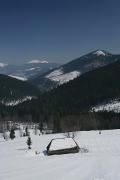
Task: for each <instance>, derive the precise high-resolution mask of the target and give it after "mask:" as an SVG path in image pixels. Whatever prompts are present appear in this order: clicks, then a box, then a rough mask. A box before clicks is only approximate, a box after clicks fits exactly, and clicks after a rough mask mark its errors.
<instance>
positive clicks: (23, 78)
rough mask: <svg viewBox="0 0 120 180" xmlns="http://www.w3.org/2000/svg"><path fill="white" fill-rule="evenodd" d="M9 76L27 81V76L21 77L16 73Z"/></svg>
mask: <svg viewBox="0 0 120 180" xmlns="http://www.w3.org/2000/svg"><path fill="white" fill-rule="evenodd" d="M9 76H10V77H12V78H15V79H18V80H21V81H27V79H26V78H25V77H20V76H15V75H9Z"/></svg>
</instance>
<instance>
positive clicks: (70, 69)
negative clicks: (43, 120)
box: [32, 50, 120, 91]
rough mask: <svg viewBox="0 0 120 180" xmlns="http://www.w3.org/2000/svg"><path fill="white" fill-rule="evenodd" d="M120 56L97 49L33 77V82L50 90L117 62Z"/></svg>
mask: <svg viewBox="0 0 120 180" xmlns="http://www.w3.org/2000/svg"><path fill="white" fill-rule="evenodd" d="M119 58H120V55H112V54H110V53H108V52H106V51H104V50H96V51H93V52H91V53H89V54H87V55H84V56H82V57H80V58H77V59H75V60H73V61H70V62H69V63H67V64H64V65H62V66H60V67H59V68H56V69H55V70H52V71H50V72H48V73H45V74H44V75H42V76H39V77H37V78H35V79H33V81H32V83H33V84H35V85H37V86H38V87H39V88H40V89H41V90H43V91H44V90H50V89H52V88H54V87H57V86H59V85H61V84H64V83H67V82H69V81H70V80H73V79H75V78H76V77H78V76H80V75H81V74H83V73H86V72H88V71H92V70H94V69H96V68H99V67H102V66H105V65H108V64H110V63H112V62H115V61H117V60H118V59H119Z"/></svg>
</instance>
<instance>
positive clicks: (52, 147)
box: [47, 138, 79, 154]
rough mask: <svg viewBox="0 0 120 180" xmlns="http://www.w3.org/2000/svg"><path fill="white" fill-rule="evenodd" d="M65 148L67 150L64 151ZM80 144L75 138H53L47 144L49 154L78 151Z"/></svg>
mask: <svg viewBox="0 0 120 180" xmlns="http://www.w3.org/2000/svg"><path fill="white" fill-rule="evenodd" d="M64 150H65V151H64ZM78 151H79V146H78V145H77V143H76V142H75V141H74V139H73V138H56V139H52V140H51V142H50V143H49V145H48V146H47V152H48V154H64V153H70V152H78Z"/></svg>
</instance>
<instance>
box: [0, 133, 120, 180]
mask: <svg viewBox="0 0 120 180" xmlns="http://www.w3.org/2000/svg"><path fill="white" fill-rule="evenodd" d="M16 136H17V137H16V138H15V139H14V140H8V141H5V140H4V139H3V137H2V135H1V137H0V180H40V179H41V180H48V179H49V180H73V179H74V180H120V170H119V167H120V130H108V131H102V133H101V134H99V132H98V131H88V132H87V131H82V132H78V133H77V134H76V136H75V140H76V142H77V143H78V145H79V147H80V148H81V150H80V152H79V153H76V154H64V155H52V156H47V155H46V147H47V145H48V144H49V142H50V141H51V139H53V138H61V137H64V134H49V135H40V136H39V135H34V134H33V133H32V132H31V140H32V146H31V147H32V148H31V149H30V150H28V147H27V144H26V141H27V137H19V133H17V132H16ZM83 149H87V150H88V152H84V151H82V150H83ZM36 152H37V153H36Z"/></svg>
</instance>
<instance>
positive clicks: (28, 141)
mask: <svg viewBox="0 0 120 180" xmlns="http://www.w3.org/2000/svg"><path fill="white" fill-rule="evenodd" d="M31 144H32V141H31V137H30V136H28V139H27V145H28V149H31Z"/></svg>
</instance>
